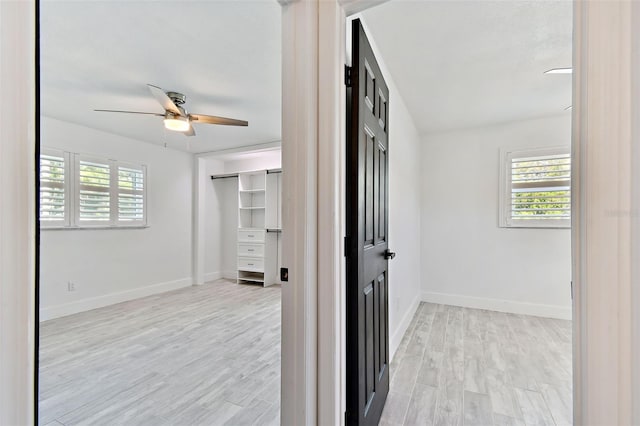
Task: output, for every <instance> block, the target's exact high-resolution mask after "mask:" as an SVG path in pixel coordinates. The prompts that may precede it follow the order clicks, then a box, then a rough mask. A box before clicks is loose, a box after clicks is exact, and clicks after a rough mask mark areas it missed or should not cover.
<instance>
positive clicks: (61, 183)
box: [40, 151, 69, 227]
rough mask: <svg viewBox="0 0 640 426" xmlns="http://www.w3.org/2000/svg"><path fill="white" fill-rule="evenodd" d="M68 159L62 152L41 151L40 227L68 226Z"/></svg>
mask: <svg viewBox="0 0 640 426" xmlns="http://www.w3.org/2000/svg"><path fill="white" fill-rule="evenodd" d="M68 159H69V156H68V155H66V154H65V153H64V152H55V151H43V153H42V154H41V155H40V223H41V226H45V227H46V226H65V225H68V224H69V189H68V184H67V180H68V168H69V164H68Z"/></svg>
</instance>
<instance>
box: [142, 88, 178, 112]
mask: <svg viewBox="0 0 640 426" xmlns="http://www.w3.org/2000/svg"><path fill="white" fill-rule="evenodd" d="M147 87H148V88H149V90H150V91H151V94H152V95H153V97H154V98H156V100H157V101H158V102H160V105H162V107H163V108H164V109H165V110H167V111H171V112H172V113H174V114H177V115H182V111H180V108H178V106H177V105H176V104H174V103H173V101H172V100H171V98H170V97H169V96H167V94H166V92H165V91H164V90H162V89H161V88H160V87H158V86H154V85H153V84H147Z"/></svg>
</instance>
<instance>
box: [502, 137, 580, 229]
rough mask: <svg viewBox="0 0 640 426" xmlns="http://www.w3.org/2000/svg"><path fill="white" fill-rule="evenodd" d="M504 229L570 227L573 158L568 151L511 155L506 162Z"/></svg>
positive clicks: (508, 155) (559, 150)
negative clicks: (506, 227)
mask: <svg viewBox="0 0 640 426" xmlns="http://www.w3.org/2000/svg"><path fill="white" fill-rule="evenodd" d="M505 160H506V161H505V167H506V169H507V170H506V193H504V194H503V198H504V202H503V206H502V210H503V226H515V227H518V226H520V227H570V226H571V156H570V154H569V153H568V152H567V150H565V149H553V150H539V151H527V152H511V153H508V154H507V156H506V159H505Z"/></svg>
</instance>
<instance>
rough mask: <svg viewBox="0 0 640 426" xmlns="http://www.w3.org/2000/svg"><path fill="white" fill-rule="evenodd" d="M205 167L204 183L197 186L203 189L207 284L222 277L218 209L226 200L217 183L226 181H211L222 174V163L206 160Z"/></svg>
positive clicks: (205, 278)
mask: <svg viewBox="0 0 640 426" xmlns="http://www.w3.org/2000/svg"><path fill="white" fill-rule="evenodd" d="M205 165H206V166H205V177H204V179H205V181H204V182H199V184H201V185H204V187H205V191H204V196H205V207H204V208H205V218H204V232H205V234H206V236H205V239H204V272H205V276H204V280H205V282H208V281H214V280H217V279H218V278H222V276H223V273H222V271H223V268H222V256H223V253H224V250H225V247H224V245H223V243H222V238H221V235H222V232H223V230H224V222H223V219H222V215H221V214H220V209H221V208H222V206H223V205H224V204H225V203H226V201H227V200H226V199H225V197H224V196H223V195H224V194H222V193H220V191H219V190H218V185H217V182H220V181H221V180H227V179H221V180H217V181H213V180H211V175H214V174H220V173H224V162H222V161H218V160H215V159H207V160H206V162H205Z"/></svg>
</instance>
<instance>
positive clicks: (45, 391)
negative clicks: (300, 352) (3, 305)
mask: <svg viewBox="0 0 640 426" xmlns="http://www.w3.org/2000/svg"><path fill="white" fill-rule="evenodd" d="M39 401H40V413H39V418H40V425H47V424H50V425H60V424H62V425H65V426H70V425H76V424H84V425H142V424H145V425H154V426H155V425H191V424H198V425H218V424H228V425H234V426H235V425H238V426H239V425H251V424H259V425H277V424H280V287H279V286H272V287H268V288H262V287H256V286H248V285H237V284H235V283H232V282H229V281H225V280H220V281H216V282H214V283H209V284H205V285H203V286H199V287H189V288H185V289H181V290H176V291H172V292H169V293H163V294H160V295H155V296H151V297H146V298H143V299H139V300H135V301H131V302H125V303H120V304H118V305H113V306H109V307H105V308H101V309H96V310H93V311H89V312H84V313H80V314H76V315H72V316H68V317H65V318H59V319H55V320H51V321H47V322H45V323H43V324H42V325H41V328H40V396H39Z"/></svg>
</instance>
